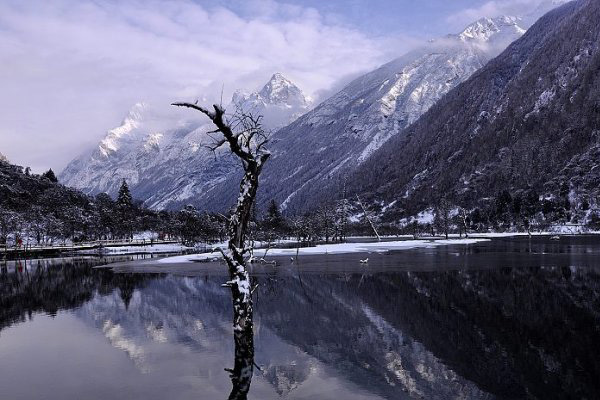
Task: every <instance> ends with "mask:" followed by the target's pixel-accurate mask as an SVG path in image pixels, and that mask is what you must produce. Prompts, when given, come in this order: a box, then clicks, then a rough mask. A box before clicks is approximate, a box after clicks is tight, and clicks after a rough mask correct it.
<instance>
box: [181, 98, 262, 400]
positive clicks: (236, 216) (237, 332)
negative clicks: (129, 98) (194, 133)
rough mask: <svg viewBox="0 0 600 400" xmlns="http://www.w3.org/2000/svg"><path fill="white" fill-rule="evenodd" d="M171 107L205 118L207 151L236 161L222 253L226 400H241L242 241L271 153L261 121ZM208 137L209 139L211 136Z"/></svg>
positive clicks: (245, 333)
mask: <svg viewBox="0 0 600 400" xmlns="http://www.w3.org/2000/svg"><path fill="white" fill-rule="evenodd" d="M173 105H174V106H179V107H187V108H192V109H194V110H197V111H200V112H201V113H203V114H204V115H206V116H207V117H208V118H210V120H211V121H212V123H213V124H214V126H215V128H216V129H215V130H214V131H212V132H209V135H211V134H216V133H218V134H220V135H219V137H213V139H214V143H213V144H212V146H210V148H211V149H212V150H213V151H216V150H217V149H218V148H220V147H221V146H223V145H225V144H228V145H229V149H230V151H231V152H232V153H233V154H234V155H235V156H236V157H237V158H239V159H240V161H241V162H242V166H243V168H244V176H243V178H242V181H241V183H240V194H239V197H238V200H237V204H236V206H235V209H234V211H233V214H232V215H231V217H230V219H229V245H228V248H227V250H221V253H222V254H223V258H224V259H225V261H226V263H227V266H228V269H229V281H228V282H227V283H225V285H224V286H227V287H229V288H230V289H231V296H232V301H233V337H234V343H235V362H234V367H233V369H230V370H228V371H229V372H230V374H231V381H232V384H233V389H232V391H231V394H230V395H229V399H246V397H247V394H248V391H249V390H250V382H251V380H252V375H253V370H254V335H253V310H252V292H253V289H252V287H251V282H250V276H249V274H248V268H247V264H248V258H250V257H251V254H252V247H251V246H250V245H249V243H248V241H247V234H248V223H249V221H250V217H251V213H252V206H253V204H254V200H255V198H256V191H257V189H258V178H259V176H260V173H261V171H262V168H263V165H264V163H265V162H266V161H267V159H268V158H269V156H270V153H269V152H268V151H266V150H265V149H264V145H265V144H266V143H267V142H268V137H267V135H266V134H265V131H264V130H263V128H262V125H261V117H260V116H253V115H252V114H248V113H245V112H243V111H242V110H239V109H238V111H237V112H236V114H235V115H233V116H232V118H231V121H228V120H227V119H226V116H225V109H224V108H223V107H222V106H220V105H216V104H215V105H213V110H209V109H206V108H203V107H201V106H198V105H197V104H192V103H173ZM211 137H212V136H211Z"/></svg>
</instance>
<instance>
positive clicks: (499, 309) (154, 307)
mask: <svg viewBox="0 0 600 400" xmlns="http://www.w3.org/2000/svg"><path fill="white" fill-rule="evenodd" d="M519 250H522V251H523V252H525V253H527V249H526V248H520V249H519ZM436 251H437V250H436ZM454 251H455V250H452V249H448V250H446V252H445V253H438V254H437V255H436V256H435V259H436V260H437V262H440V261H439V260H444V259H448V260H451V259H453V257H456V256H453V255H452V254H453V252H454ZM485 252H486V250H485V249H483V253H485ZM489 254H491V253H489ZM494 254H496V253H494ZM424 257H428V255H424ZM494 257H495V256H494ZM495 259H496V258H494V260H495ZM471 261H473V259H471ZM548 261H549V260H548V259H546V260H545V262H544V263H545V264H548ZM477 262H479V261H477ZM492 262H495V261H492ZM95 263H96V261H93V260H61V261H60V262H54V265H52V264H51V263H50V264H48V265H33V264H31V265H29V264H27V265H22V267H21V268H20V269H19V268H18V267H14V268H13V267H11V269H10V272H9V270H8V268H5V269H3V271H2V272H1V273H0V310H1V311H0V313H1V314H0V327H1V328H2V329H3V330H2V331H0V335H2V336H0V360H2V359H3V355H6V356H11V354H10V352H11V351H14V352H16V353H15V354H13V355H14V356H15V357H14V358H11V359H15V360H19V361H17V362H16V364H13V365H11V366H10V367H8V366H6V365H3V363H2V361H0V388H1V389H0V397H2V398H19V395H21V398H26V397H27V396H24V395H23V391H24V390H28V389H27V388H26V387H25V386H27V385H26V384H25V381H19V379H20V378H19V377H18V375H19V374H16V373H15V374H8V375H7V374H5V373H6V372H7V370H8V369H11V370H14V371H26V370H27V369H28V367H30V366H31V365H30V364H32V363H38V362H41V361H40V360H39V359H37V360H36V359H27V357H24V356H23V354H24V353H19V351H24V350H10V349H8V350H7V349H5V348H3V347H1V346H2V342H3V341H4V340H6V341H11V340H15V341H16V342H19V335H22V332H23V331H19V334H18V335H17V333H16V332H15V334H14V336H12V333H11V332H13V330H15V329H19V327H22V328H23V329H25V328H26V329H29V330H30V331H31V330H36V329H40V330H42V329H48V328H47V326H45V325H44V326H42V325H43V324H42V325H39V326H38V325H36V324H37V323H38V321H40V320H41V321H43V320H42V319H41V318H38V317H36V315H39V313H42V312H43V313H48V314H50V315H53V316H55V319H54V320H55V321H57V322H58V323H60V324H57V325H56V326H55V328H53V329H57V330H58V331H59V332H60V331H61V326H64V328H63V331H62V333H63V334H64V335H65V337H69V338H71V339H69V340H73V339H72V338H74V337H78V336H83V335H84V334H85V335H88V336H89V335H90V334H89V333H86V332H83V330H82V329H81V328H78V329H74V328H73V324H72V322H70V320H68V316H69V315H72V316H73V317H75V318H76V319H77V320H78V321H81V322H83V324H84V325H86V326H89V327H91V328H93V330H94V331H95V332H96V333H97V334H98V335H99V336H100V337H101V338H102V340H104V341H105V342H106V343H108V344H109V345H110V346H111V347H112V348H113V349H115V350H114V351H116V352H119V353H121V354H124V355H126V360H128V362H129V363H131V365H132V366H133V368H134V369H135V371H137V373H134V372H131V371H130V372H128V373H123V374H122V375H123V378H119V377H113V378H112V379H114V380H117V382H114V381H113V382H105V384H106V385H107V386H109V385H113V386H115V387H126V386H127V385H132V386H135V385H141V386H144V385H145V386H147V387H149V388H152V390H148V391H147V392H145V393H144V397H145V398H165V397H168V398H206V399H208V398H224V397H226V396H227V394H228V393H230V391H231V389H232V385H231V382H232V381H233V384H234V385H233V389H234V390H233V392H231V393H232V396H234V395H236V393H241V396H243V392H244V391H243V390H238V392H236V383H238V382H241V381H240V380H239V379H240V377H242V376H240V375H238V374H235V373H234V376H233V378H234V379H233V380H232V381H229V378H228V376H227V374H226V373H224V372H223V369H224V368H226V367H228V366H230V363H231V359H232V357H233V356H234V354H235V349H234V348H233V346H232V344H231V330H230V329H231V328H230V326H231V305H230V301H231V300H230V296H229V293H228V291H227V290H226V289H224V288H222V287H221V284H222V283H223V282H224V278H225V271H223V276H219V274H218V273H217V272H215V271H211V272H210V273H202V272H201V271H200V272H197V273H196V276H174V275H166V274H163V275H157V274H115V273H112V272H110V271H109V270H106V269H94V268H92V266H93V265H94V264H95ZM549 264H553V263H552V262H549ZM558 264H559V265H557V266H551V267H546V266H540V265H538V266H533V267H503V268H494V269H479V268H477V267H478V266H477V265H473V264H472V263H471V265H470V269H455V270H442V271H439V272H431V271H429V272H417V271H395V272H390V273H386V272H372V273H371V272H369V271H356V270H355V269H353V268H351V269H350V272H348V273H342V272H341V271H338V272H336V273H333V274H331V273H328V272H326V271H320V272H319V271H317V270H316V269H315V268H313V269H311V271H312V273H308V274H305V273H303V272H301V271H302V270H301V269H298V268H296V269H294V268H280V269H278V270H271V271H268V272H261V273H256V279H257V283H258V284H259V285H260V288H259V289H258V290H257V292H256V294H255V296H256V297H255V338H254V342H255V343H254V345H255V349H256V360H255V361H256V364H257V365H258V367H259V368H260V370H256V371H255V375H254V380H253V382H252V391H251V393H250V395H249V397H250V398H257V399H258V398H278V397H286V398H291V399H292V398H311V396H312V398H331V399H334V398H340V397H344V398H348V399H376V398H384V399H397V398H428V399H448V398H459V397H460V398H475V399H482V398H523V397H533V398H597V397H598V396H599V395H600V383H598V381H597V377H598V376H600V361H599V360H600V357H599V356H600V349H599V346H600V345H599V343H600V315H599V312H600V311H599V310H600V307H599V306H600V273H599V270H598V269H596V268H593V267H585V268H583V267H573V266H568V265H560V264H561V263H558ZM515 265H518V263H517V264H515ZM482 266H486V264H483V265H482ZM61 310H72V311H70V312H66V311H61ZM32 319H33V320H32ZM40 323H41V322H40ZM10 327H12V328H10ZM22 337H23V336H21V338H22ZM13 338H14V339H13ZM21 340H24V339H21ZM27 344H28V343H27ZM49 346H50V345H49ZM89 351H91V352H92V353H94V352H98V354H97V358H94V359H92V360H90V361H89V364H90V365H91V368H92V369H93V368H94V366H95V363H98V365H97V368H98V370H100V369H101V368H105V367H106V366H105V365H101V363H100V361H99V359H101V357H100V353H101V352H105V351H106V349H105V348H104V347H101V346H100V345H97V350H94V349H90V350H89ZM40 357H41V356H40ZM9 358H10V357H9ZM119 360H120V361H113V362H112V363H111V364H110V365H111V366H112V368H114V369H122V368H125V367H126V366H125V365H124V364H123V363H124V362H125V361H123V360H121V359H119ZM48 362H50V361H48ZM53 362H54V363H55V364H56V365H57V366H58V367H59V368H63V369H65V370H66V371H67V372H69V373H72V374H77V371H76V370H71V369H70V367H69V366H68V365H67V364H68V363H67V361H66V360H62V359H61V358H56V359H54V360H53ZM248 367H249V368H251V365H248ZM24 375H25V374H24ZM8 376H11V380H8V378H7V377H8ZM15 376H16V377H15ZM246 376H247V375H246ZM27 379H28V381H29V382H31V381H36V379H38V377H37V376H35V375H34V376H32V375H31V374H29V375H28V376H27ZM81 379H83V380H84V382H82V385H81V388H80V390H82V391H83V392H81V393H79V394H80V396H79V398H81V397H83V398H95V397H94V396H95V395H94V393H92V392H91V390H90V392H85V390H86V389H85V387H86V385H90V381H91V380H92V378H87V379H88V381H87V382H85V379H86V378H85V377H82V378H81ZM119 379H123V380H124V381H123V382H119V381H118V380H119ZM125 379H126V381H125ZM236 379H238V381H236ZM244 384H245V383H244ZM30 386H31V385H30ZM90 387H92V386H90ZM240 387H241V386H240ZM55 389H56V391H55V392H54V393H55V394H54V395H50V397H49V398H56V399H59V398H61V399H62V398H69V393H67V392H64V391H62V392H61V390H62V389H61V388H55ZM106 390H108V389H106ZM52 396H55V397H52ZM121 396H123V394H121ZM117 397H118V395H117ZM230 398H236V397H230ZM240 398H243V397H240Z"/></svg>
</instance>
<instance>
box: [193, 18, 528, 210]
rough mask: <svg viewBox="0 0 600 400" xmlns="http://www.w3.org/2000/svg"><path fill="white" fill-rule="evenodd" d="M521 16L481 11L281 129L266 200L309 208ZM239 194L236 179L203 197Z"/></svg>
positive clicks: (487, 54) (473, 67)
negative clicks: (486, 15) (483, 15)
mask: <svg viewBox="0 0 600 400" xmlns="http://www.w3.org/2000/svg"><path fill="white" fill-rule="evenodd" d="M519 23H520V20H519V19H518V18H516V17H500V18H494V19H490V18H484V19H481V20H479V21H476V22H474V23H473V24H471V25H469V26H468V27H467V28H466V29H465V30H464V31H462V32H460V33H459V34H455V35H448V36H446V37H444V38H440V39H437V40H433V41H431V42H430V43H428V44H427V45H426V46H424V47H422V48H420V49H417V50H415V51H412V52H410V53H409V54H406V55H404V56H402V57H400V58H398V59H396V60H393V61H391V62H390V63H388V64H385V65H383V66H382V67H380V68H378V69H376V70H375V71H372V72H370V73H368V74H366V75H364V76H361V77H359V78H358V79H356V80H354V81H353V82H351V83H350V84H349V85H347V86H346V87H345V88H344V89H343V90H342V91H340V92H339V93H337V94H335V95H334V96H332V97H331V98H329V99H328V100H326V101H324V102H323V103H321V104H320V105H319V106H317V107H316V108H315V109H314V110H312V111H310V112H309V113H307V114H305V115H304V116H302V117H301V118H298V119H297V120H296V121H295V122H293V123H292V124H290V125H289V126H287V127H285V128H283V129H281V130H280V131H278V132H277V133H276V135H275V136H274V139H275V140H274V142H273V143H272V144H271V146H270V149H271V150H272V152H273V157H272V158H271V159H270V160H269V162H268V164H267V165H266V167H265V169H264V171H263V175H262V177H261V185H262V186H261V190H260V196H262V202H264V201H266V200H269V199H275V200H276V201H277V202H278V203H280V204H282V205H283V207H284V208H286V209H287V210H289V211H292V212H294V211H297V210H301V209H305V208H306V207H307V205H308V204H309V203H310V202H311V200H312V199H315V198H317V197H318V194H319V192H320V191H321V189H322V187H323V186H324V185H326V184H330V183H331V182H332V181H333V182H336V183H337V184H338V186H340V185H341V183H340V182H341V180H342V179H343V177H344V176H347V175H349V174H350V173H351V172H352V171H354V169H355V168H356V167H357V166H358V165H360V164H361V163H363V162H364V161H365V160H366V159H367V158H368V157H369V156H370V155H371V154H372V153H373V152H375V151H376V150H377V149H379V148H380V147H381V146H383V145H384V144H385V143H386V142H387V141H388V140H389V139H390V138H392V137H394V136H396V135H398V134H399V133H400V132H402V131H403V130H404V129H405V128H406V127H407V126H409V125H410V124H412V123H413V122H415V121H416V120H417V119H418V118H419V117H420V116H421V115H422V114H423V113H425V112H426V111H427V110H428V109H429V108H430V107H431V106H432V105H433V104H435V102H436V101H438V100H439V99H440V98H441V97H443V96H444V94H446V93H447V92H448V91H450V90H451V89H452V88H454V87H455V86H456V85H458V84H459V83H461V82H463V81H465V80H466V79H467V78H469V77H470V76H471V75H472V74H473V73H474V72H475V71H477V70H478V69H479V68H481V67H482V66H483V65H485V63H486V62H487V61H488V60H489V59H490V58H492V57H493V56H494V55H496V54H498V53H499V52H500V51H501V50H502V49H504V48H505V47H506V46H507V45H508V44H509V43H510V42H512V41H513V40H515V39H517V38H518V37H520V36H521V35H522V34H523V33H524V32H525V30H524V29H523V28H522V27H521V26H520V25H519ZM236 178H237V177H236ZM234 196H235V184H234V182H226V184H224V185H222V186H221V187H220V188H219V189H217V191H216V192H213V193H211V194H210V197H208V196H205V197H204V198H203V199H202V201H201V202H202V203H208V204H209V205H211V206H216V205H218V204H223V203H229V202H231V201H232V199H234V198H235V197H234ZM260 202H261V200H259V203H260Z"/></svg>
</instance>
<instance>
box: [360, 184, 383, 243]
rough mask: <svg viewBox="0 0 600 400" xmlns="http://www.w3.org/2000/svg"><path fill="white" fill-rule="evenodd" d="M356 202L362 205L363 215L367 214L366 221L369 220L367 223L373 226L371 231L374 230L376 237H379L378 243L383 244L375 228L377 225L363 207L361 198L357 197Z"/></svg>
mask: <svg viewBox="0 0 600 400" xmlns="http://www.w3.org/2000/svg"><path fill="white" fill-rule="evenodd" d="M356 200H358V204H359V205H360V207H361V208H362V210H363V213H364V214H365V219H366V220H367V222H369V225H371V229H373V232H374V233H375V236H377V241H378V242H381V236H379V233H377V228H375V224H374V223H373V220H372V219H371V216H370V215H369V213H368V212H367V209H366V208H365V206H364V205H363V203H362V201H360V197H358V195H356Z"/></svg>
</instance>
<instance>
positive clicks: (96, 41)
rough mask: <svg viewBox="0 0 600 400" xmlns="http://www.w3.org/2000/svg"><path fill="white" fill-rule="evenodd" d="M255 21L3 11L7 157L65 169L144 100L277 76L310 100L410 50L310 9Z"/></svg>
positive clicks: (99, 8) (267, 10) (213, 15)
mask: <svg viewBox="0 0 600 400" xmlns="http://www.w3.org/2000/svg"><path fill="white" fill-rule="evenodd" d="M248 3H249V5H248V9H249V10H252V13H251V14H247V15H250V16H249V17H245V18H243V17H241V16H239V15H236V14H234V13H233V12H231V11H229V10H227V9H225V8H219V7H216V8H207V7H202V6H201V5H199V4H197V3H194V2H192V1H188V0H173V1H169V2H166V1H158V0H154V1H152V0H151V1H141V0H132V1H129V2H122V1H104V2H98V1H94V0H78V1H75V0H55V1H52V2H47V1H43V0H37V1H35V0H34V1H26V2H23V1H18V0H15V1H4V2H2V3H0V57H1V60H0V61H1V62H0V87H1V88H2V90H1V91H0V121H2V122H1V124H0V150H1V151H2V152H3V153H5V154H6V155H7V156H8V157H9V159H11V160H12V161H14V162H17V163H21V164H25V165H31V166H32V167H34V169H37V170H38V171H39V170H41V169H42V168H46V167H50V166H52V167H53V168H57V169H60V168H62V167H63V166H64V165H65V163H66V162H68V161H69V160H70V159H71V158H72V157H74V156H75V155H76V154H77V153H78V152H79V151H81V149H82V148H83V147H84V146H88V145H91V144H93V143H95V142H96V141H97V140H98V138H99V137H100V136H101V135H102V134H103V132H104V131H105V130H107V129H109V128H111V127H113V126H115V124H117V123H118V122H120V119H121V118H122V117H123V116H124V114H125V113H126V111H127V110H128V108H129V107H130V106H131V105H132V104H133V103H135V102H137V101H140V100H145V101H149V102H151V103H154V104H164V105H165V107H168V103H169V102H170V101H171V100H173V99H179V98H192V97H202V96H207V97H208V98H209V99H211V100H212V99H216V97H218V96H219V95H220V92H221V87H222V85H224V87H225V96H227V97H228V96H230V94H231V93H232V92H233V91H234V90H235V89H237V88H244V89H256V88H257V87H258V86H259V85H261V84H262V83H264V82H265V81H266V80H267V79H268V77H269V76H270V75H271V74H272V73H273V72H275V71H280V72H283V73H284V74H285V75H287V76H288V77H289V78H290V79H292V80H293V81H295V82H296V83H297V84H298V85H299V86H300V87H301V88H303V89H304V90H305V91H306V92H307V93H308V94H313V95H314V94H315V93H317V92H318V91H319V90H323V89H327V88H329V87H331V86H332V85H334V84H335V82H336V80H337V79H338V78H340V77H344V76H349V75H353V74H356V73H357V72H358V71H365V70H369V69H371V68H373V67H375V66H377V65H379V64H381V63H383V62H385V61H387V60H388V59H390V58H392V57H393V56H395V55H398V54H400V53H402V52H404V51H405V50H406V49H408V48H409V47H411V46H413V45H414V42H413V41H412V40H410V39H405V40H400V39H394V40H392V39H390V38H372V37H368V36H366V35H365V34H363V33H361V32H359V31H358V30H355V29H353V28H352V27H348V26H345V25H343V24H342V23H339V21H337V20H336V18H334V17H329V16H327V15H321V14H320V13H319V12H317V11H316V10H314V9H311V8H303V7H299V6H292V5H282V4H280V3H277V2H275V1H272V0H266V1H256V0H254V1H251V2H248Z"/></svg>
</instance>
